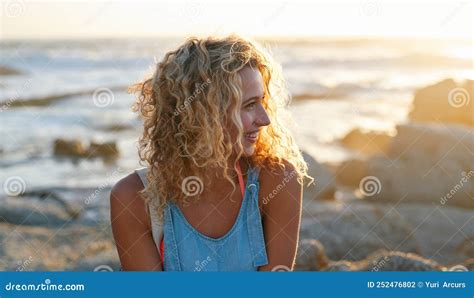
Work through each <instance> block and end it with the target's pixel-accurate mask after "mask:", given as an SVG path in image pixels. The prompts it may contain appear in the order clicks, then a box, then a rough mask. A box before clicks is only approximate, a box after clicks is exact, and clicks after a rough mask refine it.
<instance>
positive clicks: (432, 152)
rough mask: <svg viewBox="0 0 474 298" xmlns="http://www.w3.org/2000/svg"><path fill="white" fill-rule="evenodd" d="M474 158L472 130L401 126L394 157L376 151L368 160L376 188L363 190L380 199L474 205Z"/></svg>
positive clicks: (393, 144)
mask: <svg viewBox="0 0 474 298" xmlns="http://www.w3.org/2000/svg"><path fill="white" fill-rule="evenodd" d="M473 160H474V130H472V129H467V128H464V127H463V126H460V125H435V124H430V125H422V124H403V125H399V126H398V127H397V135H396V136H395V137H394V139H393V140H392V142H391V145H390V148H389V152H388V158H386V157H382V156H375V157H373V158H371V159H369V160H368V162H367V165H366V176H367V177H369V178H370V179H369V180H370V182H372V185H374V186H375V187H376V190H375V191H373V192H371V191H362V193H363V195H364V197H365V198H366V199H371V200H376V201H379V202H381V201H384V202H389V201H391V202H397V201H399V200H400V199H402V198H403V200H404V201H405V202H425V203H434V204H438V205H443V206H444V205H449V206H459V207H465V208H474V199H473V198H474V167H473ZM358 176H360V175H358ZM362 184H363V183H362ZM367 185H369V184H367ZM361 188H362V190H363V189H364V186H362V187H361Z"/></svg>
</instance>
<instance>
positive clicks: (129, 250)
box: [110, 173, 162, 271]
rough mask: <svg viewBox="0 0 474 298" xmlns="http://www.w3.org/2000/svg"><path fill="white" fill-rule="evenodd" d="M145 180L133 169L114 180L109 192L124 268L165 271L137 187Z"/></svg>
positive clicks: (112, 219)
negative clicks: (130, 172)
mask: <svg viewBox="0 0 474 298" xmlns="http://www.w3.org/2000/svg"><path fill="white" fill-rule="evenodd" d="M141 189H143V184H142V183H141V181H140V178H139V177H138V176H137V174H135V173H132V174H130V175H128V176H127V177H125V178H123V179H121V180H120V181H118V182H117V184H115V186H114V187H113V188H112V191H111V193H110V219H111V223H112V232H113V234H114V238H115V243H116V245H117V251H118V254H119V257H120V263H121V264H122V270H124V271H162V263H161V258H160V256H159V254H158V250H157V248H156V245H155V242H154V241H153V236H152V233H151V223H150V218H149V216H148V214H147V213H146V209H145V203H144V202H143V200H142V199H141V198H140V197H139V195H138V191H140V190H141Z"/></svg>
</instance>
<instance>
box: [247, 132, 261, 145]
mask: <svg viewBox="0 0 474 298" xmlns="http://www.w3.org/2000/svg"><path fill="white" fill-rule="evenodd" d="M245 138H246V139H247V141H249V142H250V143H255V142H257V138H258V132H253V133H248V134H246V135H245Z"/></svg>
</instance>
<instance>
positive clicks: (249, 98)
mask: <svg viewBox="0 0 474 298" xmlns="http://www.w3.org/2000/svg"><path fill="white" fill-rule="evenodd" d="M239 74H240V77H241V79H242V95H243V97H242V106H241V108H240V117H241V120H242V124H243V126H244V136H243V140H242V145H243V149H244V154H245V156H251V155H253V153H254V151H255V143H256V142H257V139H258V134H259V131H260V130H261V128H262V127H264V126H267V125H269V124H270V118H268V114H267V112H266V111H265V109H264V107H263V105H262V101H263V99H264V96H265V89H264V82H263V78H262V75H261V73H260V71H258V70H257V69H253V68H251V67H249V66H247V67H244V68H243V69H242V70H240V71H239Z"/></svg>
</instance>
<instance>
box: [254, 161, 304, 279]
mask: <svg viewBox="0 0 474 298" xmlns="http://www.w3.org/2000/svg"><path fill="white" fill-rule="evenodd" d="M285 171H286V173H287V175H286V176H285V173H284V172H285ZM285 171H283V170H281V172H278V173H276V174H275V173H271V172H270V171H268V170H262V175H261V176H260V186H261V187H260V199H261V200H262V204H263V205H262V206H263V208H262V210H263V228H264V234H265V243H266V249H267V256H268V264H267V265H265V266H262V267H260V268H259V271H271V270H272V269H277V268H275V267H276V266H282V268H288V269H290V270H293V266H294V262H295V257H296V252H297V249H298V237H299V230H300V221H301V204H302V193H303V187H302V185H301V184H300V183H299V182H298V181H297V175H296V172H295V170H294V167H293V165H291V164H289V163H286V169H285ZM283 266H284V267H283Z"/></svg>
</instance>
